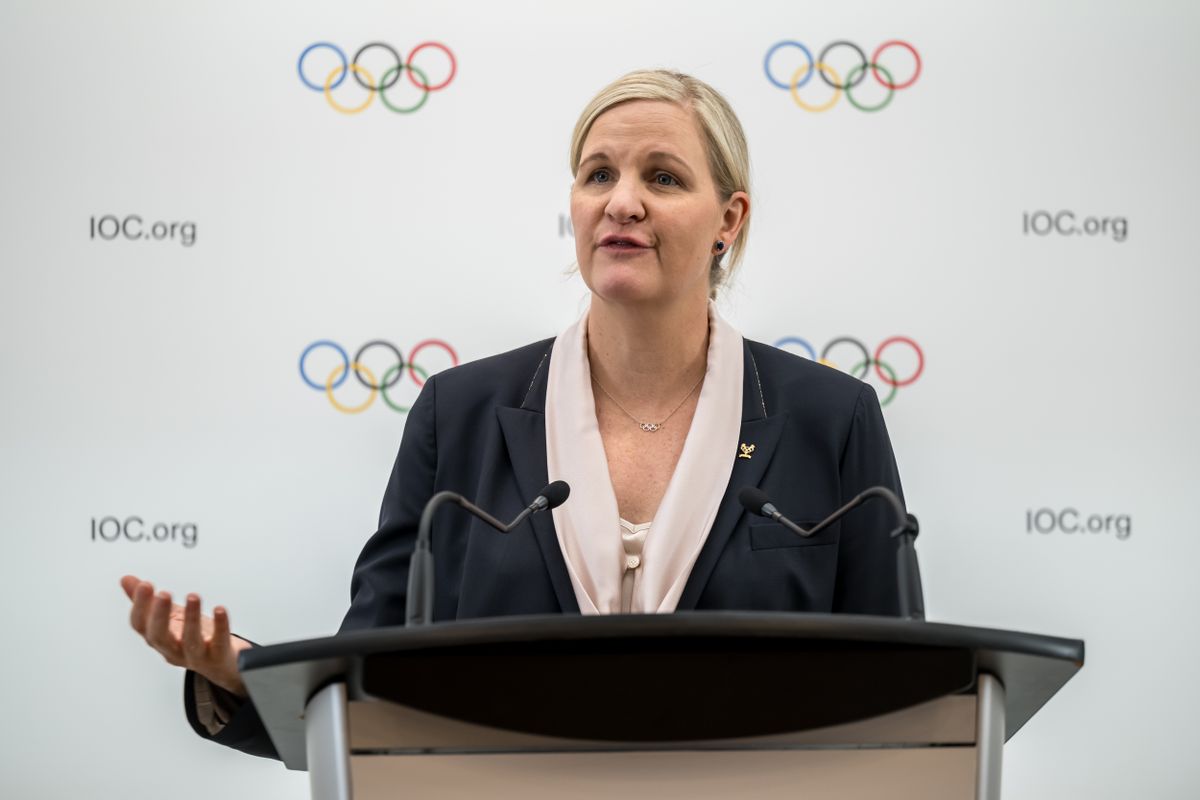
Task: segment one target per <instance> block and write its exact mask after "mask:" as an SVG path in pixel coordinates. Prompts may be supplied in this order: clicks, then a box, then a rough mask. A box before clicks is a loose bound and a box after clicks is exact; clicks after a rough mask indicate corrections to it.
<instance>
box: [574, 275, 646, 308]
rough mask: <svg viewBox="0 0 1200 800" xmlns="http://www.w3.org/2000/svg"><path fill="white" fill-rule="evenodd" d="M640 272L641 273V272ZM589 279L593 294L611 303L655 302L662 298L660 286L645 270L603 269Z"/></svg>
mask: <svg viewBox="0 0 1200 800" xmlns="http://www.w3.org/2000/svg"><path fill="white" fill-rule="evenodd" d="M639 273H640V274H639ZM591 277H592V280H590V281H588V283H589V286H590V288H591V290H592V294H594V295H596V296H597V297H599V298H601V299H602V300H605V301H607V302H610V303H632V304H642V303H654V302H656V301H658V300H661V299H662V298H661V294H662V292H661V291H660V289H659V287H658V286H657V285H655V282H654V281H652V280H648V278H649V276H648V275H646V274H645V272H644V270H643V271H638V270H631V269H628V268H618V269H601V270H597V271H594V272H593V273H592V276H591Z"/></svg>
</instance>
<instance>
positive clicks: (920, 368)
mask: <svg viewBox="0 0 1200 800" xmlns="http://www.w3.org/2000/svg"><path fill="white" fill-rule="evenodd" d="M896 342H902V343H904V344H906V345H908V346H909V347H911V348H912V349H913V350H915V351H916V353H917V371H916V372H914V373H913V374H912V377H911V378H905V379H904V380H902V381H898V380H894V379H893V378H889V377H888V376H887V375H884V374H883V370H882V369H880V368H879V363H880V361H881V360H882V358H883V348H885V347H887V346H888V345H889V344H895V343H896ZM924 371H925V354H924V353H922V352H921V346H920V345H918V344H917V343H916V342H914V341H913V340H912V339H910V338H908V337H907V336H892V337H890V338H888V339H884V340H883V341H882V342H880V343H879V347H877V348H875V374H877V375H878V376H879V378H880V380H882V381H883V382H884V383H886V384H887V385H888V386H895V387H897V388H899V387H901V386H908V385H909V384H910V383H912V382H914V381H915V380H916V379H917V378H919V377H921V373H922V372H924Z"/></svg>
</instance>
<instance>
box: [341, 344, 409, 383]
mask: <svg viewBox="0 0 1200 800" xmlns="http://www.w3.org/2000/svg"><path fill="white" fill-rule="evenodd" d="M376 346H378V347H386V348H387V349H388V350H391V351H392V354H393V355H395V356H396V360H397V361H399V362H400V368H399V369H397V370H396V375H395V377H394V378H392V379H391V380H390V381H388V382H387V383H385V384H382V385H380V386H376V385H375V384H373V383H371V382H370V381H368V380H367V379H366V378H364V377H363V376H362V375H361V374H359V371H358V365H359V364H361V363H362V356H363V353H365V352H367V348H369V347H376ZM350 368H351V369H352V370H354V377H356V378H358V382H359V383H361V384H362V385H363V386H365V387H367V388H368V389H390V388H392V387H393V386H395V385H396V383H397V382H399V380H400V378H401V377H402V376H403V375H404V356H402V355H400V351H399V350H397V349H396V345H394V344H392V343H391V342H385V341H383V340H382V339H375V340H373V341H370V342H367V343H366V344H364V345H363V346H362V347H360V348H358V352H357V353H355V354H354V360H353V361H351V362H350ZM388 369H391V367H388ZM379 374H380V375H386V374H387V370H384V371H383V372H381V373H379Z"/></svg>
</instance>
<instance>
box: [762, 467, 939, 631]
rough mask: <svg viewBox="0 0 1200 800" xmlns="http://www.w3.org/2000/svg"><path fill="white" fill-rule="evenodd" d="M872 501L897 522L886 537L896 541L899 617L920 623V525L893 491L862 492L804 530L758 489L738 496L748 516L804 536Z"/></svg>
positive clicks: (922, 615)
mask: <svg viewBox="0 0 1200 800" xmlns="http://www.w3.org/2000/svg"><path fill="white" fill-rule="evenodd" d="M875 498H879V499H881V500H883V501H885V502H886V503H887V504H888V505H889V506H891V509H892V513H893V515H894V516H895V517H896V520H897V526H896V528H895V529H894V530H893V531H892V532H891V534H889V536H890V538H892V539H897V540H898V541H899V544H898V545H897V548H898V552H897V558H896V579H897V586H898V589H899V592H900V616H902V617H905V618H907V619H914V620H923V619H925V598H924V595H923V593H922V591H921V569H920V565H919V564H918V563H917V549H916V547H915V546H914V541H915V540H916V538H917V533H919V532H920V526H919V525H918V524H917V518H916V517H914V516H913V515H912V514H909V513H908V512H906V511H905V510H904V504H903V503H901V502H900V498H899V497H897V496H896V494H895V492H893V491H891V490H890V489H888V488H886V487H883V486H872V487H870V488H868V489H864V490H863V491H861V492H859V493H858V494H857V495H855V496H854V498H853V499H851V500H850V502H848V503H846V504H845V505H844V506H842V507H841V508H839V509H838V510H836V511H834V512H833V513H832V514H830V515H829V516H828V517H826V518H825V519H823V520H821V521H820V522H818V523H817V524H816V525H814V526H812V527H811V528H808V529H807V530H806V529H804V528H801V527H800V526H799V525H797V524H796V523H795V522H793V521H792V520H790V519H788V518H787V517H785V516H784V515H783V514H782V513H780V511H779V509H777V508H776V507H775V506H774V504H773V503H771V498H769V497H768V496H767V493H766V492H764V491H763V490H762V489H759V488H758V487H756V486H746V487H743V489H742V490H741V491H740V492H739V493H738V501H739V502H740V503H741V504H742V506H743V507H744V508H745V509H746V510H747V511H749V512H750V513H752V514H758V515H759V516H763V517H766V518H768V519H770V520H772V521H773V522H778V523H780V524H782V525H783V526H784V527H785V528H787V529H788V530H790V531H792V532H793V533H795V534H797V535H799V536H805V537H808V536H812V535H814V534H817V533H820V532H821V531H823V530H825V529H826V528H828V527H829V526H830V525H832V524H833V523H835V522H837V521H838V520H839V519H841V518H842V517H843V516H845V515H846V514H847V513H849V512H850V511H852V510H853V509H855V508H858V507H859V506H861V505H862V504H863V503H866V502H867V501H868V500H873V499H875Z"/></svg>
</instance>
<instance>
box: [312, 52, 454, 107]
mask: <svg viewBox="0 0 1200 800" xmlns="http://www.w3.org/2000/svg"><path fill="white" fill-rule="evenodd" d="M373 48H377V49H379V50H383V51H386V52H387V53H388V55H389V56H391V58H392V59H393V60H394V61H395V62H396V63H395V65H393V66H391V67H389V68H388V69H386V70H384V71H383V73H382V74H381V75H380V76H379V81H378V82H376V81H375V76H374V75H372V74H371V73H370V72H369V71H368V70H367V68H366V67H364V66H363V65H361V64H360V63H359V60H360V59H361V58H362V56H363V54H364V53H366V52H367V51H368V50H371V49H373ZM429 49H433V50H440V51H442V52H443V53H444V54H445V55H446V57H447V58H448V59H450V73H449V74H448V75H447V76H446V77H445V78H443V79H442V80H441V81H439V82H438V83H430V82H429V76H428V75H427V74H426V73H425V72H424V70H422V69H420V68H419V67H418V66H417V65H416V64H414V63H413V59H415V58H416V57H417V54H418V53H420V52H421V51H422V50H429ZM315 50H331V51H333V53H334V54H335V55H336V56H337V57H338V60H339V61H340V62H341V63H340V65H338V66H335V67H334V68H333V69H331V70H330V71H329V72H328V73H326V74H325V75H324V77H322V78H321V79H320V80H319V81H318V82H315V83H314V82H313V81H311V80H309V79H308V77H307V76H306V75H305V73H304V61H305V59H306V58H308V57H309V55H310V54H312V53H313V51H315ZM406 70H407V72H408V80H409V82H410V83H412V85H414V86H416V87H417V89H419V90H421V92H423V94H422V95H421V99H420V100H418V101H416V102H415V103H413V104H412V105H409V106H398V105H395V104H394V103H393V102H392V101H391V100H390V99H389V98H388V96H387V92H388V90H389V89H392V88H393V87H394V86H395V85H396V82H397V81H399V80H400V73H402V72H404V71H406ZM296 71H297V72H298V73H299V74H300V82H301V83H303V84H304V85H305V86H307V87H308V88H309V89H312V90H313V91H314V92H321V93H322V94H324V95H325V100H326V102H328V103H329V105H330V107H331V108H332V109H333V110H334V111H338V112H340V113H342V114H359V113H361V112H363V111H366V110H367V106H369V105H371V103H373V102H374V101H375V96H376V95H378V96H379V102H381V103H383V105H384V106H385V107H386V108H387V109H388V110H389V111H394V112H395V113H397V114H411V113H412V112H414V111H416V110H417V109H419V108H421V106H423V105H425V101H426V100H428V99H429V95H430V94H431V93H432V92H439V91H441V90H442V89H445V88H446V87H447V86H449V85H450V82H451V81H452V80H454V75H455V73H457V72H458V61H457V60H456V59H455V58H454V53H452V52H450V48H449V47H447V46H446V45H444V44H442V43H441V42H422V43H421V44H419V45H417V46H416V47H414V48H413V49H412V51H411V52H410V53H409V54H408V58H407V59H402V58H400V53H399V52H397V51H396V48H394V47H392V46H391V45H390V44H386V43H384V42H368V43H367V44H364V45H363V46H362V47H360V48H358V52H357V53H355V54H354V58H353V59H352V60H350V61H347V60H346V54H345V52H343V51H342V48H340V47H338V46H337V45H335V44H330V43H329V42H315V43H313V44H310V45H309V46H308V47H306V48H304V50H303V51H301V53H300V58H299V59H298V60H297V61H296ZM346 75H351V76H352V77H353V79H354V81H355V82H356V83H357V84H358V85H359V86H361V87H362V88H363V89H365V90H366V92H367V99H366V100H363V101H362V102H361V103H359V104H358V105H355V106H348V105H343V104H342V103H340V102H338V101H337V100H336V99H335V98H334V96H333V90H334V89H336V88H338V87H339V86H341V85H342V83H344V82H345V80H346Z"/></svg>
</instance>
